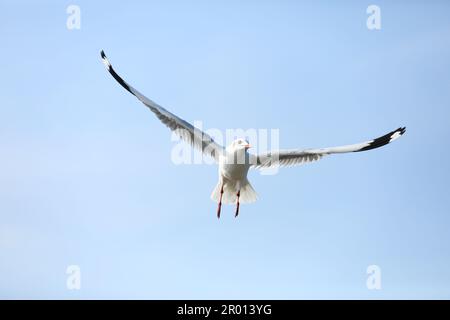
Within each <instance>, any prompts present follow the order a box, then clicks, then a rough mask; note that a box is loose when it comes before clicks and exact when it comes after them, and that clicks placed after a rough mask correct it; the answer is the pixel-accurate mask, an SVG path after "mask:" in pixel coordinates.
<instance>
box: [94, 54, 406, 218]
mask: <svg viewBox="0 0 450 320" xmlns="http://www.w3.org/2000/svg"><path fill="white" fill-rule="evenodd" d="M101 57H102V61H103V63H104V65H105V66H106V69H107V70H108V71H109V73H110V74H111V75H112V76H113V77H114V79H116V80H117V82H119V83H120V85H121V86H122V87H124V88H125V89H126V90H127V91H128V92H130V93H131V94H132V95H134V96H135V97H136V98H138V99H139V100H140V101H141V102H142V103H143V104H144V105H146V106H147V107H148V108H149V109H150V110H151V111H152V112H153V113H154V114H155V115H156V117H158V119H159V120H161V122H162V123H164V124H165V125H166V126H167V127H169V129H170V130H172V131H174V132H175V133H176V134H178V135H179V136H180V138H181V139H182V140H184V141H186V142H187V143H189V144H190V145H192V146H193V147H194V148H196V149H198V150H200V151H201V152H202V153H203V154H206V155H208V156H211V157H212V158H214V160H215V161H216V163H218V164H219V182H218V183H217V185H216V187H215V188H214V190H213V192H212V194H211V199H212V200H213V201H215V202H217V203H218V205H217V217H218V218H220V211H221V208H222V203H224V204H231V203H235V204H236V212H235V217H237V216H238V214H239V204H240V203H251V202H254V201H256V199H257V196H256V192H255V190H254V189H253V187H252V186H251V184H250V182H249V181H248V179H247V173H248V171H249V169H250V168H256V169H263V168H276V167H289V166H296V165H300V164H303V163H307V162H313V161H316V160H319V159H321V158H322V157H323V156H326V155H329V154H333V153H347V152H360V151H367V150H371V149H376V148H379V147H382V146H384V145H386V144H388V143H391V142H392V141H394V140H396V139H398V138H399V137H400V136H401V135H402V134H404V133H405V127H401V128H398V129H396V130H394V131H392V132H389V133H388V134H385V135H384V136H381V137H379V138H376V139H373V140H370V141H366V142H362V143H357V144H351V145H345V146H340V147H331V148H321V149H304V150H296V149H294V150H278V151H272V152H268V153H264V154H259V155H253V154H250V153H248V149H249V148H250V144H249V143H248V141H246V140H245V139H242V138H240V139H236V140H235V141H233V142H232V143H231V144H230V145H229V146H228V147H226V148H224V147H223V146H221V145H219V144H218V143H216V142H215V141H214V140H213V139H212V138H211V137H210V136H209V135H208V134H206V133H204V132H202V131H201V130H199V129H197V128H195V127H194V126H193V125H191V124H190V123H189V122H187V121H185V120H183V119H181V118H179V117H177V116H176V115H174V114H173V113H171V112H169V111H168V110H166V109H164V108H163V107H161V106H160V105H158V104H157V103H155V102H154V101H152V100H150V99H149V98H147V97H145V96H144V95H143V94H141V93H140V92H139V91H137V90H136V89H134V88H133V87H132V86H130V85H129V84H128V83H127V82H125V81H124V80H123V79H122V78H121V77H120V76H119V75H118V74H117V73H116V71H114V69H113V67H112V66H111V63H110V62H109V61H108V58H107V57H106V55H105V53H104V52H103V50H102V51H101Z"/></svg>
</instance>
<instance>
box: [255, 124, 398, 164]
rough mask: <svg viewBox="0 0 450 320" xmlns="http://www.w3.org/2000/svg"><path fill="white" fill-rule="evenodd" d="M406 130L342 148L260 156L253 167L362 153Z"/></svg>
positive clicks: (387, 141)
mask: <svg viewBox="0 0 450 320" xmlns="http://www.w3.org/2000/svg"><path fill="white" fill-rule="evenodd" d="M405 131H406V128H405V127H403V128H398V129H397V130H394V131H392V132H389V133H388V134H385V135H384V136H382V137H379V138H376V139H373V140H370V141H367V142H362V143H357V144H351V145H346V146H341V147H332V148H322V149H305V150H279V151H274V152H269V153H265V154H260V155H258V156H256V159H252V167H254V168H257V169H259V168H261V169H262V168H271V167H283V166H285V167H290V166H295V165H300V164H303V163H307V162H313V161H317V160H319V159H321V158H322V157H323V156H326V155H329V154H333V153H347V152H360V151H366V150H371V149H375V148H379V147H382V146H384V145H386V144H388V143H391V142H392V141H394V140H396V139H398V138H399V137H400V136H401V135H402V134H404V133H405Z"/></svg>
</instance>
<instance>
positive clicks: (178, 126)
mask: <svg viewBox="0 0 450 320" xmlns="http://www.w3.org/2000/svg"><path fill="white" fill-rule="evenodd" d="M101 57H102V60H103V63H104V64H105V66H106V69H108V71H109V73H110V74H111V75H112V76H113V77H114V79H116V80H117V82H119V83H120V85H121V86H122V87H124V88H125V89H126V90H127V91H128V92H130V93H131V94H132V95H134V96H135V97H136V98H138V99H139V100H140V101H141V102H142V103H143V104H145V105H146V106H147V107H148V108H149V109H150V110H151V111H152V112H153V113H154V114H155V115H156V116H157V117H158V119H159V120H161V122H162V123H164V124H165V125H166V126H167V127H169V128H170V130H172V131H174V132H175V133H176V134H177V135H179V136H180V138H181V139H182V140H184V141H186V142H187V143H189V144H190V145H192V146H193V147H194V148H196V149H198V150H200V151H201V152H202V153H204V154H207V155H209V156H211V157H213V158H214V159H215V160H216V161H219V157H220V155H221V154H222V153H223V152H224V148H223V147H222V146H221V145H219V144H218V143H216V142H215V141H214V140H213V139H212V138H211V137H210V136H209V135H208V134H206V133H204V132H203V131H201V130H200V129H197V128H195V127H194V126H193V125H192V124H190V123H189V122H187V121H185V120H183V119H181V118H178V117H177V116H176V115H174V114H173V113H171V112H169V111H167V110H166V109H164V108H163V107H161V106H160V105H158V104H157V103H155V102H153V101H152V100H150V99H149V98H147V97H146V96H144V95H143V94H141V93H140V92H139V91H137V90H136V89H134V88H133V87H132V86H130V85H129V84H128V83H127V82H125V81H124V80H123V79H122V78H121V77H120V76H119V75H118V74H117V73H116V71H114V69H113V67H112V66H111V63H110V62H109V60H108V58H107V57H106V55H105V53H104V52H103V50H102V51H101Z"/></svg>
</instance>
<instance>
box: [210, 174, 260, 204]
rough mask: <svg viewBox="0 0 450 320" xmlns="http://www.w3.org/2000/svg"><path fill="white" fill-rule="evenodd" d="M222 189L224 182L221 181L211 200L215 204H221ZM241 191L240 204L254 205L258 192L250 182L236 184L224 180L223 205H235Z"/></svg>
mask: <svg viewBox="0 0 450 320" xmlns="http://www.w3.org/2000/svg"><path fill="white" fill-rule="evenodd" d="M221 188H222V181H219V182H218V183H217V185H216V187H215V188H214V190H213V192H212V194H211V199H212V200H213V201H215V202H219V199H220V190H221ZM239 190H240V197H239V202H240V203H252V202H255V201H256V200H257V199H258V195H257V194H256V191H255V190H254V189H253V187H252V185H251V184H250V182H248V180H247V179H246V180H245V181H240V182H234V181H229V180H224V182H223V195H222V203H224V204H234V203H236V200H237V193H238V191H239Z"/></svg>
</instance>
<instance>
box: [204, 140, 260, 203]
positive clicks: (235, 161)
mask: <svg viewBox="0 0 450 320" xmlns="http://www.w3.org/2000/svg"><path fill="white" fill-rule="evenodd" d="M239 141H243V140H240V139H238V140H236V141H235V142H233V143H232V144H231V145H230V146H229V147H228V148H227V149H226V150H225V152H224V154H223V155H222V156H221V157H220V159H219V182H218V183H217V185H216V187H215V188H214V190H213V192H212V194H211V199H212V200H214V201H216V202H220V200H221V199H220V198H221V197H220V196H221V195H220V193H221V189H222V186H223V195H222V202H223V203H225V204H229V203H235V202H236V201H237V195H238V192H240V194H239V201H240V202H241V203H251V202H254V201H256V199H257V195H256V192H255V190H254V189H253V187H252V186H251V184H250V182H249V181H248V179H247V174H248V171H249V169H250V155H249V153H248V152H247V148H248V143H247V144H245V145H244V146H243V147H242V148H239V147H236V146H238V145H239Z"/></svg>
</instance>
